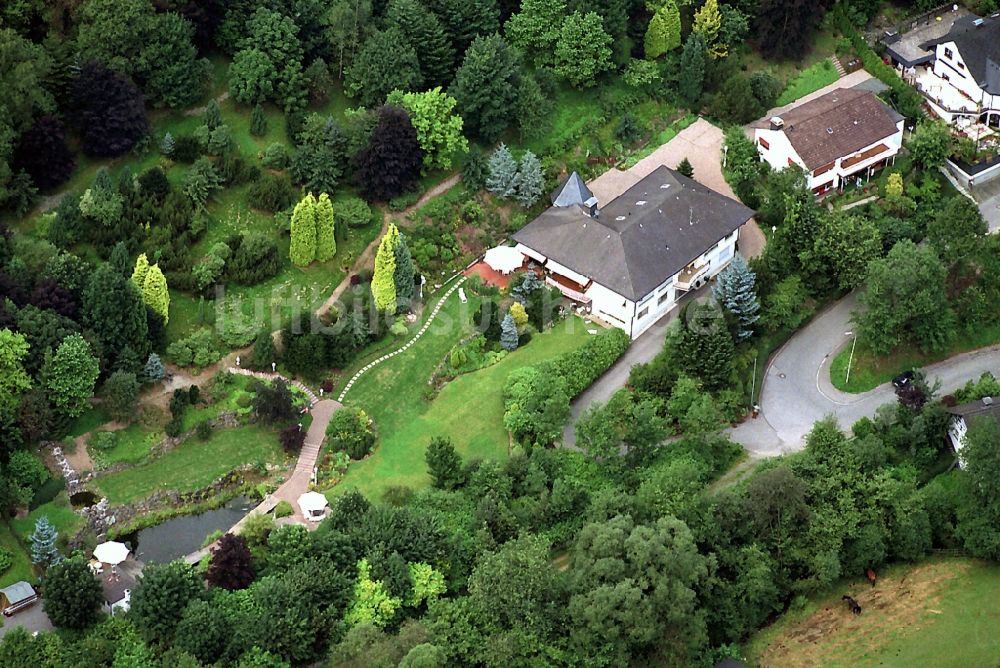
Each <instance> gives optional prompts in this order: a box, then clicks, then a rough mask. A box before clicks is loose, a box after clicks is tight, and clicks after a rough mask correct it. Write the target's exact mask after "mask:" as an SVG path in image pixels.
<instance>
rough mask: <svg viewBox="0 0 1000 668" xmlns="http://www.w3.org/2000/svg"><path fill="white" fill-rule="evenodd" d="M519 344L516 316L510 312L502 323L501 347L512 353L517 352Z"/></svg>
mask: <svg viewBox="0 0 1000 668" xmlns="http://www.w3.org/2000/svg"><path fill="white" fill-rule="evenodd" d="M518 342H519V337H518V335H517V325H516V324H515V323H514V316H512V315H511V314H510V313H509V312H508V313H507V315H505V316H504V317H503V321H502V322H501V323H500V347H501V348H503V349H504V350H506V351H507V352H512V351H514V350H517V344H518Z"/></svg>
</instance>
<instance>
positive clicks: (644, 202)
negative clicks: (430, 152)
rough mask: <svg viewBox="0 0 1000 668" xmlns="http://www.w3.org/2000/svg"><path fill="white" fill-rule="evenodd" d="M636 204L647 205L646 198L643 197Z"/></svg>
mask: <svg viewBox="0 0 1000 668" xmlns="http://www.w3.org/2000/svg"><path fill="white" fill-rule="evenodd" d="M635 205H636V206H645V205H646V200H644V199H641V200H639V201H638V202H636V203H635Z"/></svg>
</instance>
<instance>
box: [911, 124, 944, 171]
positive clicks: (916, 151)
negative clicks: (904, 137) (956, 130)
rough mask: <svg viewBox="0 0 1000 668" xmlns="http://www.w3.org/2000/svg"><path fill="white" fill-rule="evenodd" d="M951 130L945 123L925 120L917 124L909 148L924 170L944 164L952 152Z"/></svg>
mask: <svg viewBox="0 0 1000 668" xmlns="http://www.w3.org/2000/svg"><path fill="white" fill-rule="evenodd" d="M951 141H952V140H951V129H950V128H949V127H948V124H947V123H945V122H944V121H934V120H925V121H920V122H919V123H917V127H916V128H915V129H914V130H913V133H912V134H911V135H910V139H909V141H908V142H907V145H906V146H907V148H908V149H910V153H911V154H912V155H913V159H914V160H915V161H916V162H917V164H919V165H920V166H921V167H923V168H924V169H934V168H936V167H940V166H941V165H943V164H944V161H945V159H947V157H948V155H949V153H950V152H951Z"/></svg>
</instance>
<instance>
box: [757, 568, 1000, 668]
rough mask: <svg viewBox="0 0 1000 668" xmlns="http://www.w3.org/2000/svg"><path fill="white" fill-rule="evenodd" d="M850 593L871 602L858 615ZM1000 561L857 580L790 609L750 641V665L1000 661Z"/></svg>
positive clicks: (988, 663)
mask: <svg viewBox="0 0 1000 668" xmlns="http://www.w3.org/2000/svg"><path fill="white" fill-rule="evenodd" d="M845 591H847V592H849V593H850V594H851V595H852V596H855V597H856V598H857V599H858V601H859V602H860V603H861V605H862V607H863V608H864V612H863V613H862V615H861V616H860V617H853V616H852V615H850V613H849V612H848V611H847V609H846V607H845V606H844V604H843V603H842V602H841V601H840V597H841V595H842V594H843V593H844V592H845ZM998 599H1000V565H997V564H990V563H985V562H979V561H973V560H968V559H937V560H930V561H927V562H923V563H921V564H918V565H916V566H912V565H901V566H897V567H894V568H891V569H888V570H886V571H885V572H884V573H879V582H878V585H877V586H876V587H875V589H874V590H872V589H869V588H868V585H867V583H866V582H861V581H855V582H853V583H851V584H849V585H848V586H843V585H842V586H840V587H838V588H837V589H836V590H835V591H833V592H831V593H829V594H826V595H823V596H819V597H815V598H814V599H813V600H812V601H810V604H809V605H808V606H807V607H806V608H805V610H803V611H802V612H799V613H790V614H786V615H784V616H783V617H782V618H780V619H779V620H778V621H777V622H776V623H775V624H773V625H772V626H771V627H769V628H767V629H765V630H764V631H763V632H761V633H760V634H758V635H757V636H756V637H755V638H754V639H753V640H752V641H751V643H750V644H749V646H748V654H749V656H750V657H751V659H753V660H754V661H752V662H751V665H762V666H763V665H769V666H771V665H773V666H779V665H780V666H823V667H824V668H827V667H830V668H835V667H838V666H844V667H847V666H885V667H886V668H893V667H896V666H898V667H900V668H910V667H911V666H936V667H940V668H946V667H949V666H955V667H956V668H958V667H964V666H995V665H996V661H997V656H998V655H1000V617H998V616H997V614H996V601H997V600H998Z"/></svg>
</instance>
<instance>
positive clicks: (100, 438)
mask: <svg viewBox="0 0 1000 668" xmlns="http://www.w3.org/2000/svg"><path fill="white" fill-rule="evenodd" d="M87 445H88V446H90V447H91V448H94V449H95V450H104V451H107V450H111V449H112V448H114V447H115V446H116V445H118V434H117V433H116V432H113V431H95V432H94V433H93V434H91V435H90V437H89V438H88V439H87Z"/></svg>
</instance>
